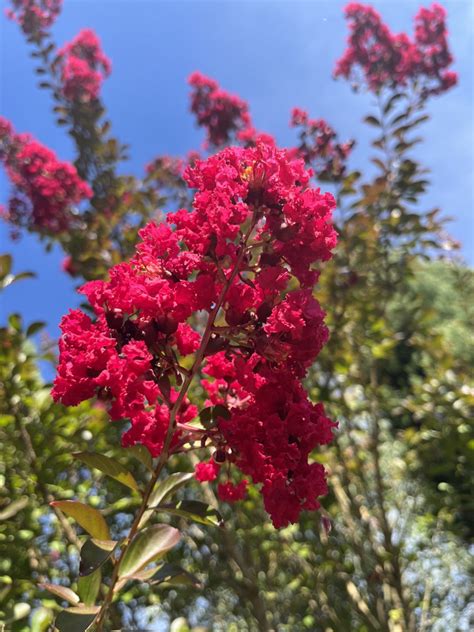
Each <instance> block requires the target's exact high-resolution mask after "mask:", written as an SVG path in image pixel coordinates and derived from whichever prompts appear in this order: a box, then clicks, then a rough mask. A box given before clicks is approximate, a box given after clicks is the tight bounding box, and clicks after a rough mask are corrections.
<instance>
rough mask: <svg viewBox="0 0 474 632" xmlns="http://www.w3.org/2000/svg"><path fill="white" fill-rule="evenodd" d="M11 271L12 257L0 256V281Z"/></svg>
mask: <svg viewBox="0 0 474 632" xmlns="http://www.w3.org/2000/svg"><path fill="white" fill-rule="evenodd" d="M11 269H12V256H11V255H8V254H6V255H0V279H4V278H5V277H6V276H7V274H10V272H11Z"/></svg>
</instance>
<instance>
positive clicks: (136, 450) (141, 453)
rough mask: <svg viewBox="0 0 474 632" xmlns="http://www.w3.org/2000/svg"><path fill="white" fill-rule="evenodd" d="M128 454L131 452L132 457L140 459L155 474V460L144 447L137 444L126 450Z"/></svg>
mask: <svg viewBox="0 0 474 632" xmlns="http://www.w3.org/2000/svg"><path fill="white" fill-rule="evenodd" d="M125 451H126V452H131V453H132V455H133V456H134V457H135V458H136V459H138V460H139V461H140V462H141V463H143V465H144V466H145V467H146V468H147V470H150V472H153V459H152V458H151V454H150V452H149V451H148V450H147V448H145V446H144V445H141V444H139V443H137V444H136V445H132V446H130V447H129V448H125Z"/></svg>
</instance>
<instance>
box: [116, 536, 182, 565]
mask: <svg viewBox="0 0 474 632" xmlns="http://www.w3.org/2000/svg"><path fill="white" fill-rule="evenodd" d="M180 539H181V534H180V533H179V531H178V529H175V528H174V527H170V526H169V525H165V524H159V525H153V526H151V527H148V528H147V529H144V530H143V531H141V532H139V533H138V534H137V535H136V536H135V538H134V539H133V541H132V542H131V544H130V545H129V546H128V548H127V551H126V552H125V555H124V556H123V559H122V562H121V564H120V569H119V577H120V578H124V577H129V576H130V575H133V574H134V573H136V572H137V571H139V570H140V569H142V568H144V567H145V566H147V565H148V564H150V563H151V562H154V561H156V560H158V559H160V557H163V555H165V553H167V552H168V551H169V550H170V549H172V548H173V547H175V546H176V545H177V544H178V542H179V540H180Z"/></svg>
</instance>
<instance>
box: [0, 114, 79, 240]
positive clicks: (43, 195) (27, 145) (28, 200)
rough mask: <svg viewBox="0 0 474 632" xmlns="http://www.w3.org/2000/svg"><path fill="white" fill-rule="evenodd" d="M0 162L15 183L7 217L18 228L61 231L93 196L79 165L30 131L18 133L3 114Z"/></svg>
mask: <svg viewBox="0 0 474 632" xmlns="http://www.w3.org/2000/svg"><path fill="white" fill-rule="evenodd" d="M0 161H1V162H3V164H4V165H5V169H6V172H7V176H8V178H9V180H10V182H11V184H12V185H13V193H12V195H11V196H10V199H9V201H8V206H7V208H6V209H4V210H3V212H2V214H3V216H4V219H6V220H7V221H8V222H9V223H11V224H12V225H13V226H15V227H26V228H27V229H29V230H34V231H38V232H40V233H45V234H57V233H60V232H62V231H65V230H67V229H68V227H69V226H70V223H71V220H72V219H73V216H74V207H75V206H76V205H77V204H79V203H80V202H81V201H82V200H84V199H87V198H90V197H91V196H92V191H91V189H90V187H89V185H88V184H87V183H86V182H84V181H83V180H81V179H80V178H79V176H78V174H77V171H76V169H75V167H74V166H73V165H72V164H71V163H69V162H63V161H60V160H58V157H57V156H56V154H55V153H54V152H53V151H51V150H50V149H48V148H47V147H45V146H44V145H42V144H41V143H39V142H38V141H36V140H34V139H33V138H32V137H31V136H30V135H28V134H16V133H15V132H14V130H13V128H12V126H11V124H10V123H9V122H8V121H7V120H6V119H4V118H2V117H0Z"/></svg>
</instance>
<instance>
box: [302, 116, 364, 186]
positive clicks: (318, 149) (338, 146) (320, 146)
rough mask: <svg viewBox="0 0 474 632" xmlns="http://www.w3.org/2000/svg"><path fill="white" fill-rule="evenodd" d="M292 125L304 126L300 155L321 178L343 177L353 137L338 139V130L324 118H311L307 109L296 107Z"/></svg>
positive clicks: (334, 178)
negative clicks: (341, 140) (338, 140)
mask: <svg viewBox="0 0 474 632" xmlns="http://www.w3.org/2000/svg"><path fill="white" fill-rule="evenodd" d="M291 126H292V127H299V128H301V129H300V131H299V139H300V143H299V146H298V148H297V151H298V155H299V156H300V157H301V158H302V159H303V160H304V161H305V163H306V164H307V165H308V166H311V168H312V169H313V171H314V172H315V174H316V175H317V176H318V178H319V179H320V180H327V181H332V182H337V181H339V180H341V178H343V177H344V174H345V172H346V161H347V159H348V157H349V154H350V153H351V150H352V147H353V146H354V141H348V142H346V143H338V142H336V138H337V135H336V132H335V131H334V130H333V129H332V127H331V126H330V125H329V124H328V123H326V121H325V120H324V119H310V118H309V117H308V113H307V112H305V111H304V110H301V109H300V108H294V109H293V111H292V113H291Z"/></svg>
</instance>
